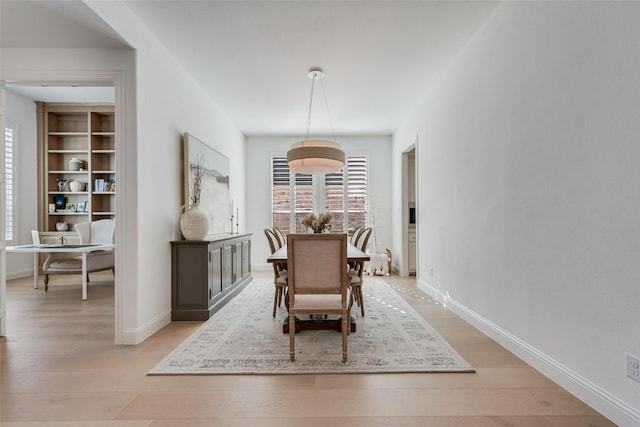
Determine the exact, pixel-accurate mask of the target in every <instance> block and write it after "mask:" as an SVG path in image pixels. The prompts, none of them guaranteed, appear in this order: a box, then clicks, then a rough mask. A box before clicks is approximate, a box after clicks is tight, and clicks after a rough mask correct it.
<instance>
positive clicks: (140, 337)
mask: <svg viewBox="0 0 640 427" xmlns="http://www.w3.org/2000/svg"><path fill="white" fill-rule="evenodd" d="M169 323H171V309H169V310H167V311H165V312H164V313H162V314H160V315H159V316H157V317H156V318H155V319H151V320H150V321H148V322H147V323H145V324H144V325H142V326H140V327H139V328H135V329H127V330H125V331H124V332H123V334H122V342H121V343H120V344H123V345H137V344H140V343H141V342H143V341H144V340H146V339H147V338H149V337H150V336H151V335H153V334H155V333H156V332H158V331H159V330H160V329H162V328H164V327H165V326H167V325H168V324H169Z"/></svg>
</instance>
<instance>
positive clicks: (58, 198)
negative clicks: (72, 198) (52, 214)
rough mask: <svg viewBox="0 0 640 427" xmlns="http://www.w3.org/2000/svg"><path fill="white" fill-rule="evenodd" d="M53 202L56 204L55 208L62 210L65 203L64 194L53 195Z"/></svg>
mask: <svg viewBox="0 0 640 427" xmlns="http://www.w3.org/2000/svg"><path fill="white" fill-rule="evenodd" d="M53 202H54V204H55V205H56V210H58V211H61V210H64V208H65V206H66V205H67V198H66V197H64V196H54V198H53Z"/></svg>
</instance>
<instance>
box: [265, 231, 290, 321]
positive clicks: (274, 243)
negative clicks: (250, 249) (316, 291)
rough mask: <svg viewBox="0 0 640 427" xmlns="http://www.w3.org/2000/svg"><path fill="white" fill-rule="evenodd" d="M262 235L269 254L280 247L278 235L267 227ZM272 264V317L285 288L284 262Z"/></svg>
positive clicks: (280, 302)
mask: <svg viewBox="0 0 640 427" xmlns="http://www.w3.org/2000/svg"><path fill="white" fill-rule="evenodd" d="M264 235H265V236H267V241H268V242H269V247H270V248H271V254H273V253H274V252H275V251H277V250H278V249H280V245H279V241H278V236H276V234H275V233H274V232H273V230H270V229H268V228H265V229H264ZM272 266H273V285H274V286H275V294H274V296H273V317H276V310H277V309H278V307H280V305H281V304H282V300H283V299H284V295H285V292H286V290H287V269H286V267H287V266H286V264H284V265H283V264H278V263H272Z"/></svg>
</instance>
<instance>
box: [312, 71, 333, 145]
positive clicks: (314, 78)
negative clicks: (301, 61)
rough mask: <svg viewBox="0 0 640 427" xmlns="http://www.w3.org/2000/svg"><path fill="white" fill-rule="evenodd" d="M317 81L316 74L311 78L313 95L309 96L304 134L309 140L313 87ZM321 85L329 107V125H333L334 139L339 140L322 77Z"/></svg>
mask: <svg viewBox="0 0 640 427" xmlns="http://www.w3.org/2000/svg"><path fill="white" fill-rule="evenodd" d="M315 83H316V76H315V75H314V76H313V77H312V78H311V96H310V97H309V112H308V114H307V129H306V132H305V134H304V140H305V141H308V140H309V132H310V130H311V109H312V108H313V89H314V87H315ZM320 85H321V86H322V95H323V96H324V105H325V107H326V108H327V115H328V116H329V125H331V134H332V135H333V141H334V142H336V143H337V142H338V140H337V139H336V130H335V129H334V128H333V120H332V119H331V111H330V110H329V101H328V100H327V93H326V92H325V90H324V82H323V81H322V78H320Z"/></svg>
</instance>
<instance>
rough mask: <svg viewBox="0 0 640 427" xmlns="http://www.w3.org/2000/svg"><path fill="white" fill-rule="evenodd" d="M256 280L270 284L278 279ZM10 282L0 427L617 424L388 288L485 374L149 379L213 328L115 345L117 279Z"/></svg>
mask: <svg viewBox="0 0 640 427" xmlns="http://www.w3.org/2000/svg"><path fill="white" fill-rule="evenodd" d="M254 277H262V278H269V277H270V275H269V274H268V273H266V274H265V273H254ZM78 280H79V277H78V276H72V275H69V276H53V278H52V280H51V283H50V288H49V292H48V293H45V292H44V290H43V289H42V288H41V289H38V290H34V289H33V287H32V279H31V278H30V277H27V278H24V279H18V280H12V281H9V282H8V289H7V294H8V303H7V311H8V316H7V322H8V328H7V335H8V336H7V337H5V338H0V365H1V366H0V369H1V370H0V373H1V377H2V378H1V382H0V387H1V392H0V399H1V402H0V404H1V407H0V421H1V422H0V424H2V426H5V427H11V426H65V427H67V426H70V427H75V426H82V427H91V426H123V427H124V426H127V427H128V426H136V427H137V426H178V427H182V426H219V427H230V426H241V427H249V426H251V427H256V426H265V427H272V426H273V427H275V426H277V427H290V426H291V427H292V426H304V427H321V426H322V427H326V426H332V427H334V426H335V427H342V426H350V427H360V426H367V427H377V426H390V427H410V426H450V427H454V426H455V427H457V426H462V427H471V426H473V427H485V426H523V427H545V426H556V427H557V426H572V427H574V426H575V427H578V426H585V427H587V426H589V427H596V426H612V425H613V424H612V423H610V422H609V421H607V420H606V419H605V418H604V417H602V416H600V415H599V414H597V413H596V412H595V411H594V410H592V409H591V408H589V407H588V406H587V405H585V404H583V403H582V402H580V401H579V400H578V399H576V398H575V397H573V396H572V395H570V394H569V393H567V392H566V391H564V390H563V389H561V388H560V387H558V386H557V385H555V384H554V383H552V382H551V381H549V380H548V379H546V378H545V377H544V376H542V375H541V374H539V373H538V372H537V371H535V370H533V369H532V368H531V367H529V366H528V365H526V364H525V363H524V362H522V361H521V360H520V359H518V358H517V357H515V356H513V355H512V354H511V353H509V352H508V351H506V350H505V349H504V348H502V347H501V346H499V345H498V344H496V343H495V342H493V341H492V340H491V339H489V338H488V337H486V336H485V335H483V334H482V333H480V332H478V331H477V330H476V329H474V328H473V327H471V326H469V325H468V324H467V323H465V322H464V321H463V320H461V319H460V318H458V317H457V316H455V315H454V314H452V313H451V312H449V311H448V310H447V309H445V308H443V307H442V306H440V305H438V304H436V303H434V302H433V301H430V299H429V298H428V297H427V296H426V295H425V294H423V293H422V292H420V291H418V290H417V288H416V286H415V278H399V277H390V278H388V282H389V283H392V284H393V285H394V286H395V288H396V289H397V290H398V291H399V292H400V293H401V294H402V295H403V296H404V297H405V298H406V299H407V300H408V301H409V302H410V303H411V305H412V306H413V307H414V308H415V309H416V310H417V311H418V312H419V313H421V314H422V315H423V316H424V317H425V318H426V319H427V320H428V321H429V322H430V323H431V324H432V325H433V326H434V327H435V328H436V329H437V330H438V331H439V332H440V334H441V335H443V336H444V337H445V339H447V341H449V343H450V344H451V345H452V346H453V347H454V348H455V349H456V350H457V351H458V352H459V353H460V354H461V355H462V356H463V357H464V358H465V359H466V360H467V361H468V362H469V363H471V364H472V365H473V366H474V367H475V369H476V370H477V372H476V373H473V374H469V373H466V374H446V373H439V374H378V375H371V374H367V375H360V374H358V375H355V374H351V375H301V376H293V375H281V376H255V375H244V376H231V375H229V376H224V375H223V376H220V375H219V376H146V373H147V372H148V371H149V370H150V369H151V368H152V367H153V366H154V365H155V364H156V363H157V362H158V361H159V360H160V359H161V358H163V357H164V356H165V355H166V354H167V353H168V352H169V351H171V350H172V349H173V348H174V347H175V346H177V345H178V344H179V343H180V342H181V341H182V340H183V339H185V338H186V337H187V336H188V335H189V334H191V333H192V332H193V331H194V330H195V329H197V328H198V326H199V325H200V324H201V322H174V323H172V324H170V325H168V326H167V327H165V328H164V329H163V330H161V331H160V332H158V333H157V334H155V335H154V336H152V337H151V338H149V339H148V340H146V341H145V342H144V343H142V344H140V345H137V346H116V345H113V276H112V275H111V274H109V273H108V272H105V273H99V274H92V277H91V283H90V285H89V300H87V301H84V302H82V301H81V299H80V285H79V284H78Z"/></svg>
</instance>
